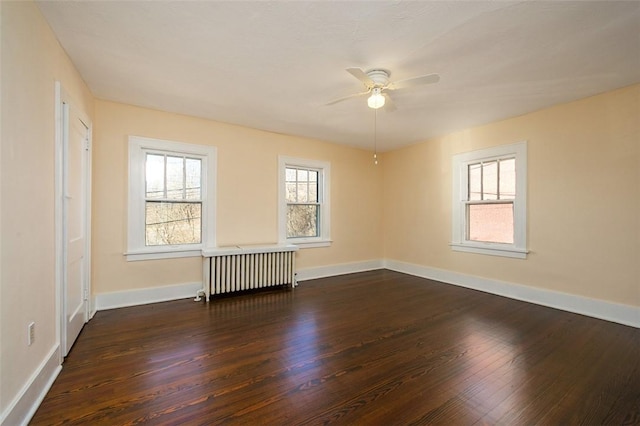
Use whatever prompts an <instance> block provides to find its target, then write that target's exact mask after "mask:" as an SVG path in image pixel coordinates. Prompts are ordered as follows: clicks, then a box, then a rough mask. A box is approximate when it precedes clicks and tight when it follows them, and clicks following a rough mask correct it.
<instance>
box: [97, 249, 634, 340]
mask: <svg viewBox="0 0 640 426" xmlns="http://www.w3.org/2000/svg"><path fill="white" fill-rule="evenodd" d="M382 268H386V269H389V270H392V271H397V272H402V273H405V274H409V275H415V276H418V277H422V278H428V279H431V280H436V281H440V282H443V283H447V284H454V285H457V286H461V287H466V288H471V289H474V290H480V291H484V292H486V293H491V294H496V295H499V296H504V297H509V298H511V299H516V300H522V301H524V302H530V303H535V304H538V305H542V306H548V307H551V308H556V309H561V310H564V311H569V312H574V313H577V314H582V315H587V316H590V317H594V318H600V319H603V320H607V321H612V322H616V323H619V324H624V325H629V326H632V327H636V328H640V308H637V307H634V306H630V305H623V304H619V303H613V302H607V301H604V300H597V299H590V298H588V297H583V296H577V295H573V294H568V293H561V292H557V291H553V290H546V289H541V288H535V287H529V286H524V285H520V284H516V283H509V282H505V281H498V280H493V279H489V278H483V277H477V276H473V275H466V274H461V273H458V272H452V271H447V270H444V269H437V268H430V267H427V266H421V265H415V264H411V263H405V262H399V261H395V260H382V259H375V260H367V261H362V262H352V263H342V264H337V265H328V266H320V267H315V268H304V269H300V270H298V273H297V279H298V281H299V282H300V281H306V280H312V279H316V278H325V277H333V276H336V275H344V274H352V273H356V272H364V271H372V270H376V269H382ZM201 288H202V284H201V283H199V282H197V283H186V284H177V285H170V286H164V287H152V288H144V289H139V290H127V291H119V292H113V293H99V294H97V295H96V296H95V303H94V304H93V306H94V307H95V309H96V310H97V311H100V310H104V309H114V308H121V307H126V306H135V305H144V304H148V303H156V302H165V301H168V300H177V299H186V298H190V297H195V295H196V292H197V291H198V290H200V289H201Z"/></svg>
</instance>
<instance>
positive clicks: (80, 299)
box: [60, 99, 89, 356]
mask: <svg viewBox="0 0 640 426" xmlns="http://www.w3.org/2000/svg"><path fill="white" fill-rule="evenodd" d="M62 113H63V114H62V116H63V129H64V130H63V138H62V139H63V147H62V150H63V155H62V163H63V164H62V169H63V170H62V172H63V173H62V181H63V182H62V183H63V185H62V188H63V202H62V204H63V213H62V217H63V248H62V250H63V273H62V322H63V324H62V330H61V336H60V337H61V347H62V349H63V354H62V355H63V356H66V355H67V354H68V353H69V350H70V349H71V346H73V343H74V342H75V340H76V338H77V337H78V335H79V334H80V331H81V330H82V327H83V326H84V324H85V323H86V322H87V319H88V316H87V311H88V309H87V299H88V278H89V276H88V261H89V256H88V250H89V246H88V238H87V233H88V223H89V222H88V212H89V206H88V199H89V198H88V194H89V186H88V184H89V127H88V126H87V124H85V122H83V120H82V119H81V116H80V113H79V112H78V111H77V110H76V109H75V108H74V107H73V104H71V103H69V102H65V101H64V99H63V102H62Z"/></svg>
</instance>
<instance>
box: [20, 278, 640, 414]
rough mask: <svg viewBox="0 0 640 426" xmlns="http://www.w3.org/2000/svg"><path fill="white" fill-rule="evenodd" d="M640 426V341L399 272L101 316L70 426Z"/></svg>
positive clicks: (59, 386)
mask: <svg viewBox="0 0 640 426" xmlns="http://www.w3.org/2000/svg"><path fill="white" fill-rule="evenodd" d="M138 423H147V424H160V425H212V424H242V425H246V424H263V425H303V424H310V425H314V424H328V423H336V424H349V425H353V424H359V425H393V424H401V425H411V424H447V425H472V424H501V425H519V424H521V425H532V424H553V425H564V424H589V425H599V424H612V425H618V424H639V423H640V329H635V328H632V327H626V326H623V325H618V324H614V323H610V322H606V321H601V320H597V319H593V318H588V317H585V316H581V315H576V314H571V313H567V312H562V311H558V310H554V309H549V308H545V307H541V306H537V305H533V304H528V303H523V302H518V301H514V300H510V299H506V298H502V297H497V296H493V295H489V294H485V293H482V292H477V291H473V290H467V289H463V288H459V287H455V286H451V285H446V284H441V283H437V282H433V281H429V280H424V279H421V278H416V277H412V276H408V275H403V274H399V273H395V272H391V271H385V270H382V271H373V272H365V273H359V274H352V275H345V276H342V277H335V278H326V279H320V280H313V281H307V282H304V283H301V285H300V286H299V287H298V288H296V289H295V290H294V291H290V290H278V291H270V292H266V293H256V294H249V295H243V296H240V297H228V298H218V299H216V300H215V301H213V302H212V303H210V304H205V303H204V302H200V303H197V302H193V301H192V300H180V301H174V302H166V303H158V304H153V305H146V306H138V307H132V308H123V309H115V310H110V311H101V312H98V313H97V314H96V316H95V317H94V319H93V320H92V321H91V322H89V323H88V324H87V325H86V326H85V328H84V330H83V331H82V333H81V335H80V337H79V339H78V341H77V342H76V344H75V346H74V347H73V349H72V351H71V353H70V354H69V356H68V358H67V360H66V362H65V364H64V368H63V370H62V372H61V373H60V375H59V377H58V378H57V380H56V381H55V383H54V384H53V387H52V388H51V390H50V391H49V393H48V395H47V396H46V398H45V400H44V401H43V403H42V405H41V406H40V408H39V409H38V411H37V412H36V414H35V416H34V418H33V419H32V422H31V424H32V425H54V424H65V425H66V424H83V425H84V424H89V425H98V424H108V425H124V424H138Z"/></svg>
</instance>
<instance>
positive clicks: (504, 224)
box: [467, 203, 513, 244]
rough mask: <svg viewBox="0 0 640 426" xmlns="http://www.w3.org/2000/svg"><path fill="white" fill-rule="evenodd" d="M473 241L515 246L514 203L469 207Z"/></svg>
mask: <svg viewBox="0 0 640 426" xmlns="http://www.w3.org/2000/svg"><path fill="white" fill-rule="evenodd" d="M467 218H468V230H467V232H468V236H467V238H468V239H469V240H471V241H483V242H488V243H507V244H513V203H506V204H469V205H467Z"/></svg>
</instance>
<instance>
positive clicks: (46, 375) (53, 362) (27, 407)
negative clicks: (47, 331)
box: [0, 345, 62, 426]
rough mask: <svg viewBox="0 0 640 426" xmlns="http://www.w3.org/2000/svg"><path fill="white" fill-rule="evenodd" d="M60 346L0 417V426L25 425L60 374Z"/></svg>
mask: <svg viewBox="0 0 640 426" xmlns="http://www.w3.org/2000/svg"><path fill="white" fill-rule="evenodd" d="M60 370H62V366H61V365H60V346H58V345H56V346H54V347H53V348H52V349H51V350H50V351H49V354H48V355H47V356H46V357H45V359H44V360H43V361H42V363H40V365H39V366H38V368H37V369H36V370H35V371H34V373H33V374H32V375H31V377H29V380H27V382H26V384H25V385H24V386H23V388H22V389H21V390H20V393H18V395H17V396H16V397H15V398H14V400H13V401H12V402H11V404H9V406H8V407H7V409H6V410H5V411H4V412H3V413H2V416H0V425H2V426H17V425H25V426H26V425H27V424H28V423H29V421H30V420H31V418H32V417H33V415H34V414H35V413H36V410H37V409H38V407H39V406H40V403H41V402H42V400H43V399H44V397H45V396H46V395H47V392H49V389H50V388H51V385H53V381H54V380H55V379H56V377H58V374H60Z"/></svg>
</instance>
